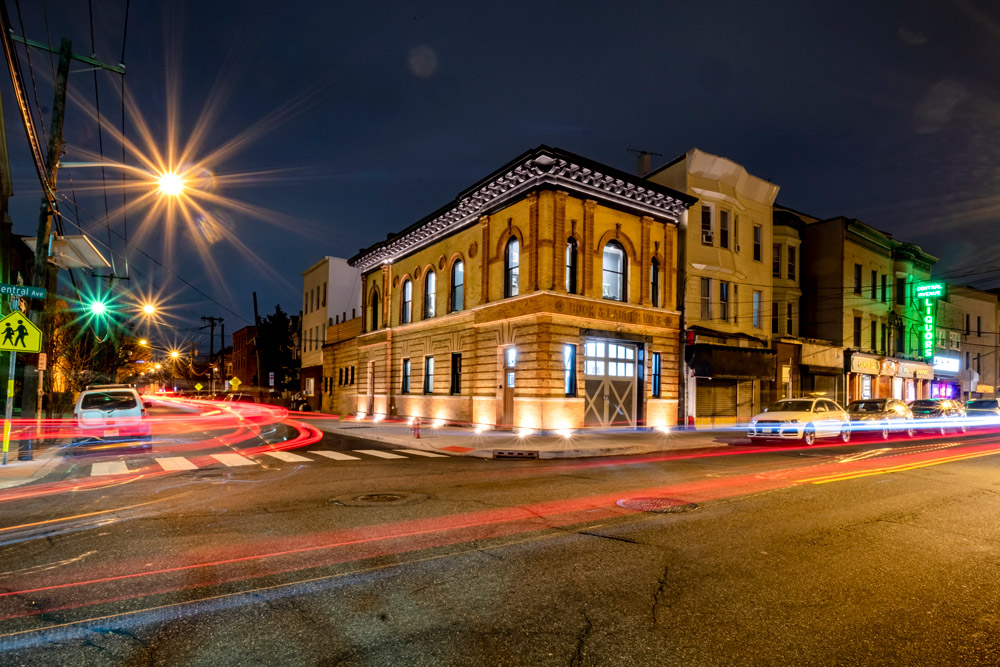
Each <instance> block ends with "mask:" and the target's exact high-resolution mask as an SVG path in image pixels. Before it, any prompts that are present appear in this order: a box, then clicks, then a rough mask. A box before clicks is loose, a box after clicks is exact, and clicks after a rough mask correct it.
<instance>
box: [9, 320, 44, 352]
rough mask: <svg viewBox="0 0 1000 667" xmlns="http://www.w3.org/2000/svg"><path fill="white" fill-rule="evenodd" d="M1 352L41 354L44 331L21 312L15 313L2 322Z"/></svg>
mask: <svg viewBox="0 0 1000 667" xmlns="http://www.w3.org/2000/svg"><path fill="white" fill-rule="evenodd" d="M0 350H6V351H10V352H41V351H42V330H41V329H39V328H38V327H36V326H35V325H34V324H33V323H32V321H31V320H29V319H28V318H27V317H25V316H24V315H23V314H21V312H20V311H17V312H13V313H11V314H10V315H8V316H7V317H5V318H3V319H2V320H0Z"/></svg>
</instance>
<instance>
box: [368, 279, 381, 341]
mask: <svg viewBox="0 0 1000 667" xmlns="http://www.w3.org/2000/svg"><path fill="white" fill-rule="evenodd" d="M378 305H379V301H378V290H377V289H373V290H372V298H371V309H372V310H371V320H370V321H371V325H370V326H369V328H368V330H369V331H375V330H376V329H378Z"/></svg>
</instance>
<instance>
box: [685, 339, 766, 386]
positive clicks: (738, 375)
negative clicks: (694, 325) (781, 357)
mask: <svg viewBox="0 0 1000 667" xmlns="http://www.w3.org/2000/svg"><path fill="white" fill-rule="evenodd" d="M685 357H686V360H687V363H688V366H690V367H691V368H692V369H693V370H694V374H695V376H697V377H710V378H716V379H722V380H772V379H774V357H775V354H774V351H773V350H763V349H755V348H747V347H730V346H728V345H707V344H704V343H697V344H695V345H688V346H687V352H686V354H685Z"/></svg>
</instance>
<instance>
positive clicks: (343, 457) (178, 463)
mask: <svg viewBox="0 0 1000 667" xmlns="http://www.w3.org/2000/svg"><path fill="white" fill-rule="evenodd" d="M306 455H308V456H306ZM265 457H269V458H273V459H278V460H279V461H283V462H285V463H301V464H305V463H316V462H318V461H323V460H333V461H363V460H365V459H367V458H369V457H371V458H376V459H390V460H394V461H399V460H406V459H412V458H415V457H426V458H451V457H449V456H448V455H447V454H439V453H437V452H428V451H424V450H421V449H396V450H393V451H391V452H390V451H386V450H383V449H354V450H351V453H347V452H340V451H333V450H325V449H314V450H309V451H306V452H303V453H302V454H296V453H294V452H286V451H281V450H275V451H267V452H260V453H259V454H254V455H252V456H250V455H248V456H244V455H242V454H236V453H235V452H228V453H225V454H210V455H208V456H207V457H185V456H160V457H153V461H154V462H155V463H156V467H157V468H158V469H160V470H162V471H164V472H180V471H185V470H199V469H201V468H206V467H212V466H217V465H218V464H222V465H223V466H226V467H230V468H235V467H246V466H259V465H261V464H262V463H264V461H266V460H268V459H267V458H265ZM133 461H134V462H133ZM148 461H149V459H145V462H148ZM130 464H131V465H132V466H133V468H130V467H129V466H130ZM139 469H143V470H147V469H148V468H147V467H146V466H145V465H144V461H143V460H142V459H134V460H130V461H129V463H126V462H125V461H123V460H119V461H99V462H97V463H93V464H91V466H90V475H91V476H92V477H103V476H108V475H126V474H129V473H133V472H136V471H138V470H139Z"/></svg>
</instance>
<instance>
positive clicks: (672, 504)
mask: <svg viewBox="0 0 1000 667" xmlns="http://www.w3.org/2000/svg"><path fill="white" fill-rule="evenodd" d="M615 504H616V505H618V506H619V507H624V508H625V509H630V510H636V511H638V512H657V513H659V514H678V513H680V512H690V511H691V510H696V509H698V506H697V505H695V504H694V503H689V502H687V501H685V500H677V499H675V498H622V499H621V500H619V501H618V502H617V503H615Z"/></svg>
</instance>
